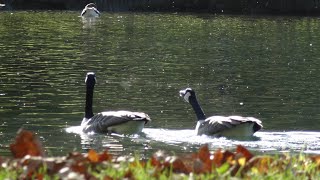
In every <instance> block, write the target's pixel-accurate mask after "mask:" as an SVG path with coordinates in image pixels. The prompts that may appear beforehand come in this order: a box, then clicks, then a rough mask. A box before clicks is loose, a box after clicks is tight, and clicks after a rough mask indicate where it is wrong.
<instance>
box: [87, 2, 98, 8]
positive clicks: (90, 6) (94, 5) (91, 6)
mask: <svg viewBox="0 0 320 180" xmlns="http://www.w3.org/2000/svg"><path fill="white" fill-rule="evenodd" d="M85 8H97V6H96V4H95V3H89V4H87V5H86V7H85Z"/></svg>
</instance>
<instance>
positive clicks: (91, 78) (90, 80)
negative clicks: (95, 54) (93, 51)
mask: <svg viewBox="0 0 320 180" xmlns="http://www.w3.org/2000/svg"><path fill="white" fill-rule="evenodd" d="M96 81H97V79H96V75H95V73H94V72H88V73H87V76H86V79H85V83H86V85H87V87H94V85H95V84H96Z"/></svg>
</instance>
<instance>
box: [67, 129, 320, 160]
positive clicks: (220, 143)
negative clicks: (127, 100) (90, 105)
mask: <svg viewBox="0 0 320 180" xmlns="http://www.w3.org/2000/svg"><path fill="white" fill-rule="evenodd" d="M66 131H67V132H69V133H77V134H79V135H80V136H81V137H82V144H83V146H88V148H90V147H91V145H93V143H91V142H93V141H94V139H96V138H97V136H102V137H104V138H105V139H108V140H109V141H101V143H102V144H101V146H102V147H104V148H109V149H110V150H111V151H113V152H116V151H119V150H121V151H122V150H123V149H122V148H123V146H122V142H121V140H119V138H125V137H126V136H122V135H116V134H114V135H111V136H109V138H106V136H105V135H95V136H94V135H91V137H90V135H87V134H84V133H82V132H81V127H80V126H74V127H69V128H67V129H66ZM79 132H80V133H79ZM93 137H94V138H93ZM127 138H129V139H131V140H132V142H134V143H137V144H140V145H141V146H144V147H149V148H151V149H157V142H159V143H165V144H167V145H168V146H175V147H176V148H177V149H179V147H180V152H185V151H186V150H187V149H189V151H192V149H196V148H197V147H200V146H201V145H203V144H208V145H209V147H210V148H211V150H214V149H217V148H227V149H233V148H235V147H236V145H243V146H245V147H247V148H248V149H250V150H252V151H258V152H268V153H279V152H294V153H300V152H304V153H310V154H320V133H319V132H305V131H289V132H265V131H260V132H256V133H255V134H254V137H252V138H246V139H230V138H225V137H219V138H216V137H210V136H206V135H202V136H198V135H196V134H195V131H194V130H191V129H190V130H178V129H155V128H145V129H144V130H143V134H142V135H135V136H131V137H127ZM111 139H112V141H111ZM117 139H118V140H117ZM95 143H97V142H95ZM153 146H154V147H153ZM190 147H193V148H192V149H190ZM119 148H120V149H119ZM176 153H179V152H176Z"/></svg>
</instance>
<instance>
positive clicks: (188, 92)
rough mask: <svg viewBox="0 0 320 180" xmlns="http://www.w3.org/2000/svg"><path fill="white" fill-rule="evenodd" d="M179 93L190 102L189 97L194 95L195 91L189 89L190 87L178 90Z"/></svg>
mask: <svg viewBox="0 0 320 180" xmlns="http://www.w3.org/2000/svg"><path fill="white" fill-rule="evenodd" d="M179 94H180V96H181V97H183V99H184V100H185V101H187V102H188V103H190V98H192V97H193V98H194V97H196V93H195V91H194V90H193V89H191V88H186V89H183V90H181V91H179Z"/></svg>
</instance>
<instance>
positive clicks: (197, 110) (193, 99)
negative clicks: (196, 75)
mask: <svg viewBox="0 0 320 180" xmlns="http://www.w3.org/2000/svg"><path fill="white" fill-rule="evenodd" d="M189 102H190V104H191V106H192V108H193V110H194V112H195V113H196V116H197V119H198V120H204V119H206V116H205V114H204V112H203V110H202V108H201V106H200V104H199V103H198V100H197V98H196V97H190V99H189Z"/></svg>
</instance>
